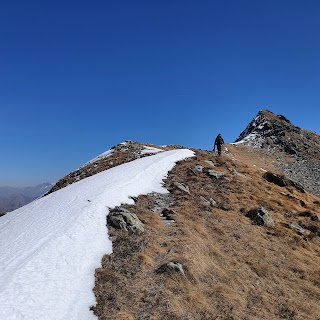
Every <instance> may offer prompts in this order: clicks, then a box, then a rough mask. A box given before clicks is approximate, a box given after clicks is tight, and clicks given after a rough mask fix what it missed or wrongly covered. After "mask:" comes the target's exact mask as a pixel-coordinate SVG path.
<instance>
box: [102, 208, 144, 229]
mask: <svg viewBox="0 0 320 320" xmlns="http://www.w3.org/2000/svg"><path fill="white" fill-rule="evenodd" d="M107 221H108V224H110V225H111V226H113V227H114V228H117V229H122V230H124V231H128V230H131V231H138V232H144V225H143V223H142V222H141V221H140V220H139V218H138V217H137V215H136V214H134V213H131V212H130V211H129V210H127V209H125V208H115V209H113V210H112V211H110V213H109V215H108V218H107Z"/></svg>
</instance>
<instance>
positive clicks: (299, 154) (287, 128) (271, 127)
mask: <svg viewBox="0 0 320 320" xmlns="http://www.w3.org/2000/svg"><path fill="white" fill-rule="evenodd" d="M236 143H243V144H245V145H249V146H251V147H253V148H254V149H256V150H259V151H260V152H262V153H264V154H267V153H268V154H272V155H273V156H274V157H275V158H276V159H277V160H278V167H279V169H281V171H283V172H284V173H285V174H286V175H287V176H288V177H289V178H290V179H292V180H293V181H295V182H297V183H299V184H301V185H302V186H303V187H304V188H305V189H307V190H309V191H311V192H313V193H315V194H320V170H319V168H320V148H319V147H320V135H319V134H317V133H315V132H311V131H308V130H304V129H301V128H299V127H296V126H294V125H293V124H292V123H291V122H290V121H289V120H288V119H287V118H286V117H284V116H282V115H275V114H273V113H272V112H270V111H268V110H261V111H259V113H258V115H257V116H256V117H255V118H254V119H253V120H252V121H251V122H250V123H249V125H248V126H247V128H246V129H245V130H244V131H243V132H242V133H241V134H240V135H239V137H238V138H237V139H236Z"/></svg>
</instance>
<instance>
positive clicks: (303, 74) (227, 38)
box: [0, 0, 320, 185]
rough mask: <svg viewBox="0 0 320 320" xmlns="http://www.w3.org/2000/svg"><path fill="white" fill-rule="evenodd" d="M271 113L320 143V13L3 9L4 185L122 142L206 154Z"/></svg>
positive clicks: (0, 103)
mask: <svg viewBox="0 0 320 320" xmlns="http://www.w3.org/2000/svg"><path fill="white" fill-rule="evenodd" d="M264 108H266V109H269V110H270V111H272V112H274V113H277V114H283V115H285V116H286V117H287V118H289V119H290V120H291V122H293V123H294V124H295V125H298V126H300V127H303V128H306V129H310V130H313V131H316V132H318V133H319V131H320V130H319V120H320V119H319V115H320V111H319V110H320V2H319V1H308V0H303V1H294V0H287V1H285V0H277V1H273V0H269V1H262V0H260V1H259V0H252V1H246V0H219V1H215V0H211V1H210V0H205V1H201V0H198V1H196V0H194V1H188V0H182V1H175V0H171V1H167V0H161V1H153V0H150V1H139V0H131V1H129V0H128V1H122V0H114V1H108V0H104V1H95V0H91V1H81V0H77V1H69V0H63V1H60V0H55V1H45V0H43V1H32V0H29V1H15V0H10V1H9V0H7V1H1V2H0V110H1V117H0V139H1V140H0V141H1V154H0V185H28V184H30V185H33V184H36V183H40V182H45V181H49V182H54V181H56V180H58V179H59V178H61V177H62V176H64V175H66V174H68V173H69V172H71V171H73V170H74V169H76V168H78V167H79V166H81V165H82V164H83V163H85V162H86V161H88V160H90V159H91V158H93V157H95V156H96V155H98V154H100V153H102V152H104V151H105V150H107V149H109V148H110V147H112V146H113V145H115V144H118V143H120V142H122V141H124V140H127V139H130V140H136V141H140V142H149V143H154V144H158V145H162V144H180V145H185V146H190V147H196V148H201V149H211V148H212V144H213V139H214V138H215V136H216V134H217V133H218V132H221V133H222V135H223V137H224V138H225V140H226V141H227V142H232V141H234V140H235V139H236V137H237V136H238V134H239V133H240V132H241V131H242V130H243V129H244V128H245V127H246V125H247V124H248V123H249V122H250V121H251V120H252V118H253V117H254V116H255V115H256V114H257V112H258V111H259V110H260V109H264Z"/></svg>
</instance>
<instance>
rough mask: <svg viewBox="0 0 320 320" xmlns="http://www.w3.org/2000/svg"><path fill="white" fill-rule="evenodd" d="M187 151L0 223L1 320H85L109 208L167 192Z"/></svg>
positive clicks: (97, 179) (156, 158)
mask: <svg viewBox="0 0 320 320" xmlns="http://www.w3.org/2000/svg"><path fill="white" fill-rule="evenodd" d="M192 156H194V153H193V152H192V151H190V150H188V149H180V150H172V151H166V152H161V153H158V154H156V155H153V156H150V157H143V158H141V159H138V160H135V161H132V162H129V163H125V164H123V165H120V166H117V167H114V168H111V169H109V170H106V171H103V172H101V173H99V174H96V175H94V176H91V177H89V178H86V179H83V180H81V181H79V182H77V183H74V184H71V185H69V186H67V187H65V188H63V189H60V190H58V191H56V192H53V193H51V194H49V195H47V196H46V197H43V198H41V199H38V200H36V201H34V202H32V203H30V204H28V205H26V206H24V207H22V208H20V209H18V210H15V211H12V212H10V213H8V214H6V215H5V216H3V217H1V218H0V250H1V256H0V287H1V291H0V319H26V320H30V319H33V320H35V319H39V320H43V319H46V320H89V319H96V317H95V316H94V315H93V313H92V312H91V311H90V309H89V308H90V306H91V305H94V304H95V297H94V294H93V292H92V289H93V287H94V281H95V279H94V272H95V269H96V268H98V267H100V264H101V258H102V256H103V255H104V254H106V253H111V252H112V244H111V241H110V240H109V239H108V233H107V228H106V215H107V214H108V208H112V207H115V206H118V205H121V204H123V203H133V200H132V199H130V198H129V197H130V196H134V197H136V196H138V195H140V194H147V193H151V192H159V193H160V192H162V193H166V192H168V191H167V190H166V189H165V188H164V187H163V186H162V180H163V178H165V176H166V175H167V173H168V171H169V170H171V169H172V168H173V167H174V164H175V162H177V161H179V160H183V159H185V158H188V157H192Z"/></svg>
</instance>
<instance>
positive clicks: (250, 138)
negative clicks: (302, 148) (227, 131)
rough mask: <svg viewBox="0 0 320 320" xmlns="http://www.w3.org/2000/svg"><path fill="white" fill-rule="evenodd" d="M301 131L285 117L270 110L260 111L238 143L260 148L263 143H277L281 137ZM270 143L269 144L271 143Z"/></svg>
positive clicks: (240, 136)
mask: <svg viewBox="0 0 320 320" xmlns="http://www.w3.org/2000/svg"><path fill="white" fill-rule="evenodd" d="M300 131H301V129H300V128H298V127H296V126H294V125H292V123H291V122H290V120H288V119H287V118H286V117H285V116H283V115H275V114H274V113H272V112H271V111H268V110H260V111H259V113H258V115H257V116H256V117H255V118H254V119H253V120H252V121H251V122H250V123H249V124H248V126H247V127H246V129H245V130H244V131H242V132H241V134H240V135H239V137H238V138H237V139H236V142H240V141H241V142H246V143H248V144H250V145H252V146H254V145H255V146H259V147H260V144H261V143H262V142H267V141H269V140H270V139H271V141H274V142H277V141H278V140H279V137H286V136H288V135H290V133H292V132H295V133H300ZM271 141H269V142H271Z"/></svg>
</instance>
